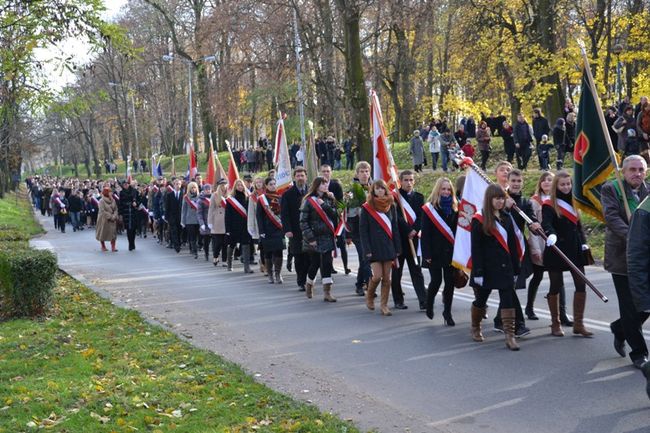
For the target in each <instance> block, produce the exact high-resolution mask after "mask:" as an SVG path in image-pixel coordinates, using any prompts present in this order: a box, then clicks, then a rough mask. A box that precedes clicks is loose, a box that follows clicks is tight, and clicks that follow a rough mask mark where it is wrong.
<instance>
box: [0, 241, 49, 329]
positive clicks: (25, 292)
mask: <svg viewBox="0 0 650 433" xmlns="http://www.w3.org/2000/svg"><path fill="white" fill-rule="evenodd" d="M11 243H15V244H19V243H18V242H5V243H4V246H5V248H0V294H2V300H1V305H0V314H1V315H2V316H3V317H4V318H8V317H34V316H41V315H43V314H45V312H46V311H47V309H48V307H49V306H50V301H51V298H52V290H53V289H54V287H55V284H56V272H57V270H58V267H57V260H56V256H55V255H54V253H52V252H51V251H47V250H34V249H31V248H20V247H18V248H12V249H8V248H6V247H7V246H8V245H9V244H11Z"/></svg>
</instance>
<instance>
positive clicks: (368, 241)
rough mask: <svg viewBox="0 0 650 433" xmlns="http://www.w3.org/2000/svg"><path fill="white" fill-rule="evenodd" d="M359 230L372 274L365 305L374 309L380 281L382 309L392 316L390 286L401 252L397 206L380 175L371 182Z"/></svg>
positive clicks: (385, 313)
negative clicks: (393, 267) (394, 266)
mask: <svg viewBox="0 0 650 433" xmlns="http://www.w3.org/2000/svg"><path fill="white" fill-rule="evenodd" d="M359 234H360V240H361V249H362V252H363V257H365V259H366V260H367V261H368V262H369V263H370V268H371V270H372V277H371V278H370V282H369V283H368V291H367V293H366V306H367V307H368V309H369V310H374V309H375V290H376V289H377V286H379V284H380V283H381V295H380V309H381V314H382V315H383V316H391V315H392V313H391V311H390V309H389V308H388V294H389V292H390V288H391V282H390V278H391V268H392V266H393V265H395V264H396V259H397V257H398V256H399V255H400V254H401V246H402V241H401V238H400V233H399V222H398V217H397V210H396V209H395V205H394V199H393V195H392V194H391V193H390V192H389V190H388V185H386V182H384V181H383V180H381V179H379V180H376V181H375V182H374V183H373V184H372V185H371V186H370V193H369V194H368V198H367V200H366V203H364V204H363V206H361V213H360V215H359Z"/></svg>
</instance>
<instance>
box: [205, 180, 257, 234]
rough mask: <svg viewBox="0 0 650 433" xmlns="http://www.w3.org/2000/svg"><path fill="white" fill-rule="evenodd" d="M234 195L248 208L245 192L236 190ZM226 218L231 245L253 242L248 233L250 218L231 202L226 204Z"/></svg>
mask: <svg viewBox="0 0 650 433" xmlns="http://www.w3.org/2000/svg"><path fill="white" fill-rule="evenodd" d="M233 197H234V198H235V200H237V201H238V202H239V203H240V204H241V205H242V206H243V207H244V209H248V199H247V198H246V196H245V195H244V193H243V192H239V191H236V192H235V194H234V195H233ZM208 207H209V206H208ZM258 207H259V206H258ZM224 220H225V224H226V233H227V234H228V243H229V244H230V245H232V246H234V245H236V244H244V245H247V244H250V243H251V235H250V234H249V233H248V218H244V217H243V216H241V215H240V213H239V212H237V210H235V208H234V207H233V205H231V204H230V203H228V205H227V206H226V215H225V217H224Z"/></svg>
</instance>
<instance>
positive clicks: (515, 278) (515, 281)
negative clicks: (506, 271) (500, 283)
mask: <svg viewBox="0 0 650 433" xmlns="http://www.w3.org/2000/svg"><path fill="white" fill-rule="evenodd" d="M518 279H519V275H515V276H514V278H513V279H512V281H513V283H515V284H517V280H518Z"/></svg>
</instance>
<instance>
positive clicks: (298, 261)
mask: <svg viewBox="0 0 650 433" xmlns="http://www.w3.org/2000/svg"><path fill="white" fill-rule="evenodd" d="M293 258H294V263H295V266H294V269H295V270H296V284H298V286H301V287H302V286H304V285H305V283H306V282H307V273H308V272H309V269H310V266H311V260H312V257H311V255H310V254H309V253H300V254H295V255H294V256H293ZM317 270H318V269H317Z"/></svg>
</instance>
